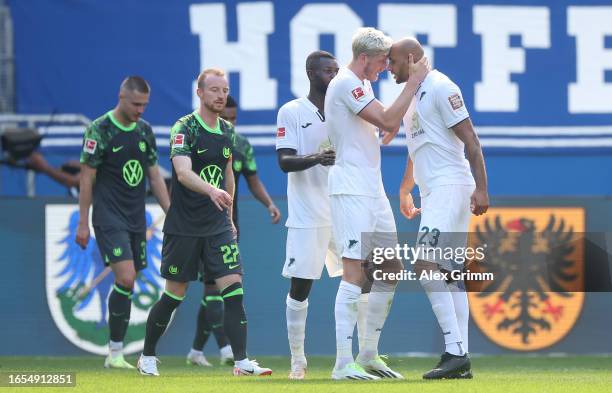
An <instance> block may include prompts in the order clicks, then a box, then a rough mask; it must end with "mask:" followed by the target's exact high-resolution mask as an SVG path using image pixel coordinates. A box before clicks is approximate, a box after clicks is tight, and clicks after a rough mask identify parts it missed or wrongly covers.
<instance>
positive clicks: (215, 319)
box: [204, 289, 228, 348]
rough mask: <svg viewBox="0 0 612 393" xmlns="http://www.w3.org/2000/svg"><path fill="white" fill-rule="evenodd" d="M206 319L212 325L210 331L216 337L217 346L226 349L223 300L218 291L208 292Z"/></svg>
mask: <svg viewBox="0 0 612 393" xmlns="http://www.w3.org/2000/svg"><path fill="white" fill-rule="evenodd" d="M204 299H205V300H206V307H207V308H206V319H207V320H208V324H209V325H210V329H211V330H212V332H213V334H214V335H215V340H216V341H217V346H218V347H219V348H223V347H225V346H226V345H227V344H228V343H227V336H226V335H225V330H224V329H223V298H222V297H221V293H219V291H218V290H216V289H213V290H209V289H207V290H206V297H205V298H204Z"/></svg>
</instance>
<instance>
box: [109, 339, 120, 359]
mask: <svg viewBox="0 0 612 393" xmlns="http://www.w3.org/2000/svg"><path fill="white" fill-rule="evenodd" d="M108 349H109V351H110V354H111V356H112V357H116V356H120V355H123V342H121V341H119V342H116V341H112V340H111V341H109V342H108Z"/></svg>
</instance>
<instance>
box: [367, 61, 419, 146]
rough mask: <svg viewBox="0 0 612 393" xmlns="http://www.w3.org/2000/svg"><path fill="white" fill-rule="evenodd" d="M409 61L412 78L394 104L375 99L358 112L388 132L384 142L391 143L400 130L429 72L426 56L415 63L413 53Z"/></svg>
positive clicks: (369, 121)
mask: <svg viewBox="0 0 612 393" xmlns="http://www.w3.org/2000/svg"><path fill="white" fill-rule="evenodd" d="M409 62H410V78H408V81H406V84H405V85H404V88H403V89H402V92H401V93H400V95H399V96H398V97H397V98H396V99H395V101H394V102H393V104H391V106H390V107H389V108H385V107H384V106H383V105H382V104H381V102H380V101H378V100H376V99H374V100H372V101H371V102H370V103H369V104H368V105H366V107H365V108H363V109H362V110H361V112H359V113H358V116H359V117H361V118H362V119H364V120H365V121H367V122H368V123H370V124H373V125H375V126H376V127H378V128H380V129H381V130H383V131H385V132H387V135H385V138H384V139H383V142H386V143H389V142H390V141H391V139H393V137H394V136H395V135H396V134H397V132H398V131H399V128H400V124H401V122H402V118H403V117H404V115H405V114H406V111H407V110H408V107H409V106H410V102H411V101H412V97H413V96H414V93H416V91H417V89H418V88H419V85H420V83H421V82H422V81H423V79H425V76H426V75H427V72H429V61H428V60H427V58H426V57H423V58H422V59H421V60H419V61H418V62H417V63H413V61H412V55H410V60H409Z"/></svg>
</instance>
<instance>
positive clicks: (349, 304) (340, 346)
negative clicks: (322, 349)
mask: <svg viewBox="0 0 612 393" xmlns="http://www.w3.org/2000/svg"><path fill="white" fill-rule="evenodd" d="M360 295H361V288H360V287H358V286H357V285H355V284H351V283H348V282H346V281H340V286H339V287H338V293H337V294H336V306H335V316H336V366H335V367H336V369H341V368H343V367H344V366H346V365H347V364H349V363H352V362H353V361H354V360H353V332H354V330H355V323H357V307H358V306H357V303H358V302H359V296H360Z"/></svg>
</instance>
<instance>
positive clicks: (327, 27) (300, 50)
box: [289, 4, 363, 97]
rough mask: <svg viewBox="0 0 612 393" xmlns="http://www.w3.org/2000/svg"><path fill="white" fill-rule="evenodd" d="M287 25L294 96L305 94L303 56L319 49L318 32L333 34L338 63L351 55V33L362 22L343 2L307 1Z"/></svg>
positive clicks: (306, 79) (306, 91)
mask: <svg viewBox="0 0 612 393" xmlns="http://www.w3.org/2000/svg"><path fill="white" fill-rule="evenodd" d="M289 26H290V32H291V33H290V34H291V35H290V38H291V92H292V93H293V95H294V96H296V97H305V96H306V95H307V94H308V88H309V86H310V83H309V81H308V77H307V76H306V70H305V65H306V57H308V55H309V54H310V53H311V52H314V51H316V50H319V49H320V48H319V37H320V36H321V34H333V35H334V39H335V42H336V45H335V52H336V53H333V55H334V56H336V58H337V59H338V63H339V64H340V65H345V64H348V62H349V61H351V58H352V57H353V53H352V50H351V39H352V37H353V34H354V33H355V30H357V29H358V28H360V27H361V26H363V22H362V20H361V18H359V16H357V14H355V12H354V11H353V10H352V9H351V8H350V7H349V6H348V5H346V4H307V5H305V6H304V7H302V9H301V10H300V11H299V12H298V13H297V14H295V16H294V17H293V19H291V22H290V24H289Z"/></svg>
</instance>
